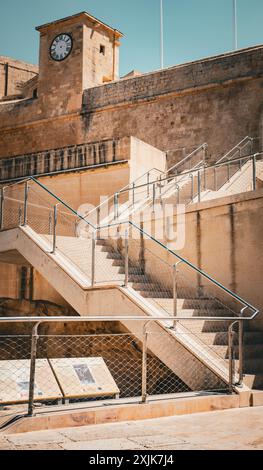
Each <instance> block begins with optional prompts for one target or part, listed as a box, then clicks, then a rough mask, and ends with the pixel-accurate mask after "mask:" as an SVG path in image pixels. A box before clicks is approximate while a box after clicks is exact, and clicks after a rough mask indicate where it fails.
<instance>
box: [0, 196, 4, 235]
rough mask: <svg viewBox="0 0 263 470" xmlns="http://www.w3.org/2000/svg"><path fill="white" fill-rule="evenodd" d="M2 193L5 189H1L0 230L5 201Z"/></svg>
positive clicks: (1, 228) (2, 225) (2, 222)
mask: <svg viewBox="0 0 263 470" xmlns="http://www.w3.org/2000/svg"><path fill="white" fill-rule="evenodd" d="M4 191H5V188H1V206H0V212H1V213H0V230H3V228H4V201H5V195H4Z"/></svg>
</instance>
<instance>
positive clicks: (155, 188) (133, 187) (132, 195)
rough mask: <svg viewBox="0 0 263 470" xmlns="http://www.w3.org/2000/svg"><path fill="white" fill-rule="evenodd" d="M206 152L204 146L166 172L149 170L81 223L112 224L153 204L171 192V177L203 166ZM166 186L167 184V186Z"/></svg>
mask: <svg viewBox="0 0 263 470" xmlns="http://www.w3.org/2000/svg"><path fill="white" fill-rule="evenodd" d="M206 151H207V144H206V143H204V144H202V145H200V146H199V147H197V148H196V149H195V150H194V151H192V152H191V153H190V154H189V155H187V156H186V157H184V158H183V159H182V160H181V161H180V162H178V163H176V164H175V165H173V166H172V167H170V168H169V169H168V170H167V171H166V172H163V171H161V170H158V169H157V168H152V169H151V170H149V171H147V172H146V173H144V174H143V175H141V176H140V177H139V178H137V179H136V180H134V181H133V182H132V183H131V184H128V185H126V186H125V187H124V188H121V189H120V190H119V191H118V192H117V193H114V194H113V195H112V196H110V197H109V198H107V199H106V200H105V201H103V203H101V204H100V205H99V206H97V207H96V208H94V209H92V210H90V211H89V212H88V213H86V214H85V216H84V217H85V219H86V220H89V221H91V222H93V223H94V224H96V223H97V224H98V223H99V222H98V221H101V220H104V221H107V222H109V221H113V220H116V219H117V218H118V217H119V216H124V217H125V215H126V214H127V212H129V211H130V212H133V211H134V207H135V205H137V207H136V210H139V209H140V208H141V207H142V205H144V204H147V202H148V203H149V204H151V198H153V200H154V201H155V199H157V198H158V196H160V197H161V196H162V195H164V194H165V193H166V192H167V191H168V190H169V189H170V188H171V182H172V181H173V178H174V176H175V175H179V174H183V173H184V172H186V171H187V169H188V168H193V169H194V168H199V167H200V165H201V164H203V165H204V164H205V156H206ZM168 153H169V152H168ZM163 182H165V188H164V187H162V185H163V184H164V183H163ZM155 183H156V184H155ZM168 183H170V184H169V185H168ZM110 205H113V206H114V209H113V213H112V214H111V215H110V213H109V207H110ZM96 221H97V222H96Z"/></svg>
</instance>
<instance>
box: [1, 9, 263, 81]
mask: <svg viewBox="0 0 263 470" xmlns="http://www.w3.org/2000/svg"><path fill="white" fill-rule="evenodd" d="M163 3H164V29H165V54H164V61H165V66H166V67H169V66H171V65H175V64H178V63H183V62H187V61H190V60H195V59H199V58H202V57H206V56H210V55H216V54H220V53H223V52H227V51H230V50H232V48H233V33H232V0H163ZM237 4H238V45H239V48H242V47H248V46H252V45H255V44H261V43H263V27H262V23H263V0H237ZM84 10H86V11H88V12H90V13H91V14H92V15H94V16H96V17H98V18H99V19H101V20H102V21H104V22H106V23H108V24H110V25H111V26H113V27H116V28H117V29H120V30H121V31H122V32H123V33H124V34H125V38H124V39H123V41H122V47H121V75H124V74H125V73H127V72H129V71H130V70H132V69H136V70H140V71H142V72H147V71H151V70H155V69H158V68H159V67H160V47H159V44H160V42H159V33H160V23H159V17H160V16H159V12H160V0H41V1H40V0H38V1H37V0H1V6H0V55H7V56H11V57H15V58H18V59H21V60H25V61H27V62H32V63H38V44H39V38H38V33H37V32H36V31H35V26H38V25H40V24H43V23H46V22H48V21H51V20H54V19H58V18H63V17H65V16H68V15H71V14H74V13H77V12H80V11H84Z"/></svg>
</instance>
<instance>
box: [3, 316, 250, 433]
mask: <svg viewBox="0 0 263 470" xmlns="http://www.w3.org/2000/svg"><path fill="white" fill-rule="evenodd" d="M171 320H172V322H179V320H178V318H171V317H170V316H169V317H163V318H162V319H160V317H158V316H156V317H152V318H149V317H136V316H132V317H130V316H125V315H123V316H118V317H111V316H100V317H96V316H94V317H93V316H89V317H49V318H45V317H40V316H35V317H13V318H11V317H9V318H7V317H1V318H0V325H1V335H0V360H1V364H0V369H1V375H0V398H1V403H2V405H6V404H9V405H18V406H19V409H18V410H17V408H16V407H15V406H14V409H13V412H12V419H14V413H16V412H17V417H19V415H20V416H21V417H22V416H25V415H27V416H33V415H34V411H35V405H36V404H38V405H41V404H42V405H43V406H48V405H49V406H53V407H52V408H51V411H56V408H54V405H62V404H68V405H69V404H71V407H73V406H74V403H79V402H81V403H83V404H86V405H88V403H89V402H92V406H93V407H94V406H96V403H97V404H98V405H100V402H98V400H102V399H104V400H107V401H108V403H109V400H113V402H114V403H118V402H120V400H121V402H122V403H123V402H125V401H126V400H127V399H128V402H131V399H133V402H135V403H136V402H143V403H146V402H147V401H148V400H149V399H154V397H156V398H158V399H161V398H166V395H167V394H169V396H170V398H171V394H174V397H179V396H180V394H182V393H186V392H197V391H198V392H199V395H200V392H206V393H207V392H211V393H213V392H217V393H218V392H219V391H220V392H223V393H226V392H227V391H228V392H229V393H233V392H234V389H235V387H236V386H237V385H240V384H237V383H236V377H235V371H234V363H235V354H234V350H235V348H236V346H235V341H234V340H235V338H236V337H237V334H236V333H235V332H234V325H235V324H237V323H238V325H239V337H240V332H242V331H243V324H244V322H245V319H244V318H239V319H236V318H235V317H229V318H228V319H224V320H225V321H226V322H227V325H228V328H227V332H228V335H227V337H228V350H229V369H228V371H227V373H226V376H225V379H224V380H222V378H219V377H218V376H217V375H216V374H215V373H214V372H213V371H212V370H210V369H209V367H206V366H205V365H204V364H203V363H202V362H200V361H199V359H198V358H196V357H194V358H192V359H190V360H189V352H188V350H187V349H186V348H181V349H178V348H177V358H176V359H177V360H176V361H175V360H174V358H172V357H171V356H170V355H169V351H167V352H168V354H167V352H166V351H165V349H166V335H167V334H168V335H176V339H177V341H179V342H180V339H181V337H183V336H184V332H183V331H182V330H180V328H179V327H178V328H176V333H175V332H174V331H173V330H171V326H170V323H171ZM184 320H186V321H189V318H187V317H186V318H185V319H184V318H182V319H181V320H180V322H182V323H183V321H184ZM116 321H117V322H123V323H124V324H125V325H126V327H127V328H129V325H130V324H131V325H134V324H136V325H137V333H136V334H133V333H131V332H127V333H123V331H121V330H119V331H116V326H115V331H116V332H115V333H112V332H110V329H111V328H112V326H110V327H108V324H109V322H110V324H111V325H112V324H113V322H115V323H114V324H115V325H116ZM195 321H196V319H195V318H192V322H193V323H195ZM206 321H207V322H209V321H212V322H215V321H218V322H219V321H222V320H220V319H216V320H215V319H214V318H213V317H210V318H206ZM156 322H157V323H156ZM54 323H56V330H55V332H54V331H53V330H52V325H53V324H54ZM94 323H95V324H98V323H99V325H100V326H99V329H98V332H97V333H94V332H93V333H91V332H90V331H89V325H91V324H93V325H92V330H93V331H94ZM14 324H15V325H18V324H19V325H20V331H21V326H22V328H24V329H23V330H22V331H23V334H20V335H19V336H18V335H15V334H12V333H11V332H10V331H11V329H12V326H13V325H14ZM72 324H73V327H72V326H71V325H72ZM77 324H81V325H82V331H81V333H79V329H78V333H76V332H74V325H75V326H76V325H77ZM102 324H104V331H102V327H101V325H102ZM105 325H106V327H105ZM158 325H159V328H158V327H157V326H158ZM42 326H44V329H42ZM40 328H41V332H40ZM95 330H96V328H95ZM75 331H76V329H75ZM158 345H161V348H162V354H161V356H162V359H163V360H164V362H163V361H162V360H161V359H160V358H159V357H158V356H156V354H154V352H153V351H154V350H157V351H158ZM179 375H180V376H179ZM178 394H179V395H178ZM94 400H95V402H94ZM22 404H24V405H27V409H26V408H22V410H21V405H22ZM16 410H17V411H16ZM38 410H39V406H38ZM5 424H8V423H5Z"/></svg>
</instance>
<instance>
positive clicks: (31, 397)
mask: <svg viewBox="0 0 263 470" xmlns="http://www.w3.org/2000/svg"><path fill="white" fill-rule="evenodd" d="M39 325H40V322H38V323H36V324H35V325H34V327H33V330H32V336H31V354H30V377H29V393H28V416H33V414H34V389H35V373H36V356H37V341H38V326H39Z"/></svg>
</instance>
